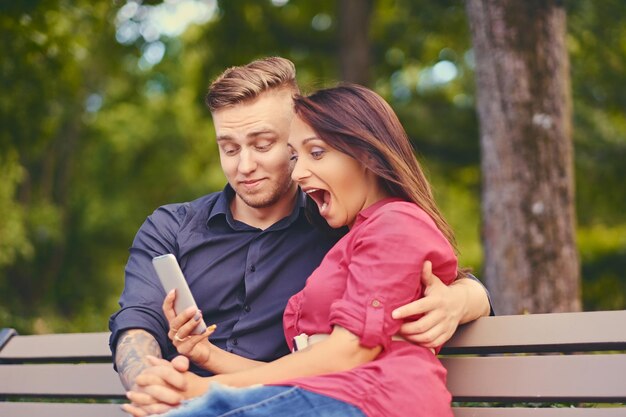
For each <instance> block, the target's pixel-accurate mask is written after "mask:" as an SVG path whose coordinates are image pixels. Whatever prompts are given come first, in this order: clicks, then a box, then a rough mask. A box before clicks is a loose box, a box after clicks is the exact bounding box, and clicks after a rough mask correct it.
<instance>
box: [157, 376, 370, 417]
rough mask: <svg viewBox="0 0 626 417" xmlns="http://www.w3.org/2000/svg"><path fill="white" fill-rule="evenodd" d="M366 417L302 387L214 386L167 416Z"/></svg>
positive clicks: (341, 402)
mask: <svg viewBox="0 0 626 417" xmlns="http://www.w3.org/2000/svg"><path fill="white" fill-rule="evenodd" d="M209 416H211V417H217V416H223V417H227V416H228V417H243V416H246V417H265V416H272V417H287V416H288V417H304V416H319V417H364V416H365V414H363V412H362V411H361V410H359V409H358V408H357V407H355V406H353V405H351V404H348V403H345V402H343V401H339V400H336V399H334V398H331V397H327V396H325V395H320V394H315V393H313V392H310V391H306V390H303V389H301V388H298V387H283V386H258V387H250V388H230V387H225V386H223V385H220V384H216V383H213V384H211V387H210V388H209V392H207V393H206V394H204V395H203V396H201V397H198V398H194V399H193V400H190V401H186V402H184V403H183V404H182V405H181V406H180V407H179V408H176V409H174V410H171V411H170V412H168V413H167V414H165V415H164V416H163V417H209Z"/></svg>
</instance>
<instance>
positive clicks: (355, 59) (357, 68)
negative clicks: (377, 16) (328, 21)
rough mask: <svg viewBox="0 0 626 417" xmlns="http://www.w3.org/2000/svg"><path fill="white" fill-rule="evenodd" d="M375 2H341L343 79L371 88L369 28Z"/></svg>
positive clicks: (340, 0)
mask: <svg viewBox="0 0 626 417" xmlns="http://www.w3.org/2000/svg"><path fill="white" fill-rule="evenodd" d="M373 6H374V4H373V0H339V2H338V13H337V25H338V26H339V28H338V29H339V59H338V61H339V65H340V68H341V79H342V80H344V81H349V82H352V83H357V84H362V85H369V81H370V74H369V72H370V41H369V28H370V20H371V14H372V9H373Z"/></svg>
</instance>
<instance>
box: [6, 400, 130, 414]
mask: <svg viewBox="0 0 626 417" xmlns="http://www.w3.org/2000/svg"><path fill="white" fill-rule="evenodd" d="M0 415H1V416H2V417H24V416H28V417H83V416H89V417H128V414H126V413H125V412H124V411H122V409H121V408H120V405H119V404H76V403H73V404H66V403H13V402H0Z"/></svg>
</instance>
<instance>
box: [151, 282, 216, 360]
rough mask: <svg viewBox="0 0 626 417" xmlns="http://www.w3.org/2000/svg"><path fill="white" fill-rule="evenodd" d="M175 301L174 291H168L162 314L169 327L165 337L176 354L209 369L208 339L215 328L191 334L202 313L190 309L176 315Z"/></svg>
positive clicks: (212, 326) (209, 348) (210, 327)
mask: <svg viewBox="0 0 626 417" xmlns="http://www.w3.org/2000/svg"><path fill="white" fill-rule="evenodd" d="M175 300H176V290H172V291H170V292H169V293H168V294H167V296H166V297H165V300H163V313H164V314H165V318H166V319H167V321H168V322H169V325H170V330H169V332H168V333H167V337H169V338H170V340H171V341H172V343H173V344H174V346H175V347H176V350H177V351H178V353H180V354H181V355H184V356H186V357H187V358H189V360H191V361H192V362H193V363H195V364H197V365H198V366H200V367H203V368H205V369H209V366H208V364H209V360H210V358H211V347H212V344H211V342H209V340H208V338H209V336H210V335H211V334H213V332H214V331H215V328H216V326H215V325H214V324H213V325H211V326H208V327H207V329H206V330H205V331H204V333H202V334H198V335H196V334H191V332H192V331H193V329H195V328H196V326H197V325H198V323H199V321H200V319H201V318H202V312H201V311H200V310H197V309H195V308H193V307H190V308H188V309H186V310H185V311H183V312H182V313H181V314H179V315H176V312H175V311H174V301H175Z"/></svg>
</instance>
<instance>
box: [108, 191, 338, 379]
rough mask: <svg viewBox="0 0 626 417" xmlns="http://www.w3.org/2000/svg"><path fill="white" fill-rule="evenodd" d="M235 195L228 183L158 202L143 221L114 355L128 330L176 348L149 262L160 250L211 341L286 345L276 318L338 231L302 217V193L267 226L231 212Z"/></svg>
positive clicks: (245, 346) (238, 348) (264, 356)
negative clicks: (210, 328)
mask: <svg viewBox="0 0 626 417" xmlns="http://www.w3.org/2000/svg"><path fill="white" fill-rule="evenodd" d="M233 196H234V191H233V190H232V188H231V187H230V186H228V185H227V186H226V187H225V188H224V190H223V191H221V192H217V193H213V194H209V195H207V196H204V197H202V198H199V199H197V200H195V201H192V202H189V203H182V204H171V205H166V206H162V207H160V208H158V209H157V210H156V211H155V212H154V213H153V214H152V215H151V216H149V217H148V219H147V220H146V221H145V222H144V224H143V225H142V226H141V228H140V229H139V231H138V232H137V235H136V236H135V240H134V241H133V245H132V247H131V248H130V257H129V259H128V263H127V265H126V271H125V276H126V279H125V284H124V291H123V293H122V296H121V297H120V301H119V303H120V307H121V308H120V310H119V311H117V312H116V313H115V314H113V315H112V316H111V318H110V320H109V328H110V330H111V339H110V345H111V350H112V351H113V355H115V347H116V345H117V339H118V337H119V335H120V334H121V333H122V332H123V331H125V330H128V329H144V330H146V331H148V332H149V333H151V334H152V335H153V336H154V337H155V339H156V340H157V342H158V343H159V345H160V347H161V351H162V353H163V356H164V357H165V358H168V359H171V358H173V357H174V356H176V355H177V352H176V348H175V347H174V346H173V345H172V344H171V343H170V340H169V339H168V337H167V331H168V323H167V321H166V320H165V317H164V315H163V312H162V310H161V306H162V304H163V299H164V297H165V291H164V290H163V288H162V287H161V284H160V282H159V280H158V278H157V276H156V273H155V271H154V268H153V266H152V258H153V257H155V256H158V255H163V254H166V253H172V254H174V255H175V256H176V258H177V259H178V262H179V264H180V266H181V269H182V270H183V273H184V275H185V278H186V279H187V282H188V283H189V287H190V289H191V292H192V293H193V295H194V298H195V300H196V303H197V304H198V307H199V308H200V310H202V313H203V316H204V321H205V322H206V323H207V325H211V324H217V329H216V331H215V333H213V335H212V336H211V342H212V343H213V344H215V345H216V346H218V347H220V348H222V349H225V350H228V351H229V352H233V353H236V354H238V355H241V356H244V357H247V358H251V359H256V360H261V361H270V360H274V359H276V358H279V357H281V356H283V355H285V354H287V353H288V352H289V350H288V348H287V344H286V343H285V338H284V333H283V325H282V315H283V311H284V309H285V306H286V304H287V301H288V300H289V298H290V297H291V296H292V295H294V294H295V293H296V292H298V291H300V290H301V289H302V288H303V287H304V283H305V281H306V279H307V277H308V276H309V275H310V274H311V272H313V270H314V269H315V268H317V266H318V265H319V264H320V262H321V260H322V258H323V257H324V255H325V254H326V252H328V250H329V249H330V248H331V247H332V246H333V244H334V243H335V242H336V240H337V238H335V237H331V236H330V235H327V234H325V233H324V232H322V231H321V230H319V229H317V228H316V227H314V226H312V225H311V224H310V223H309V222H308V220H307V219H306V217H305V209H304V206H305V198H306V197H305V195H304V194H303V193H301V192H299V195H298V202H297V204H296V206H295V207H294V209H293V211H292V213H291V214H290V215H289V216H288V217H285V218H283V219H282V220H280V221H278V222H277V223H275V224H274V225H272V226H271V227H269V228H267V229H265V230H261V229H258V228H255V227H251V226H249V225H247V224H244V223H242V222H239V221H237V220H235V219H234V218H233V216H232V213H231V211H230V207H229V201H230V200H231V199H232V198H233ZM193 370H194V371H195V372H197V373H199V374H201V375H207V373H206V372H202V371H201V370H200V369H199V368H195V369H193Z"/></svg>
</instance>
